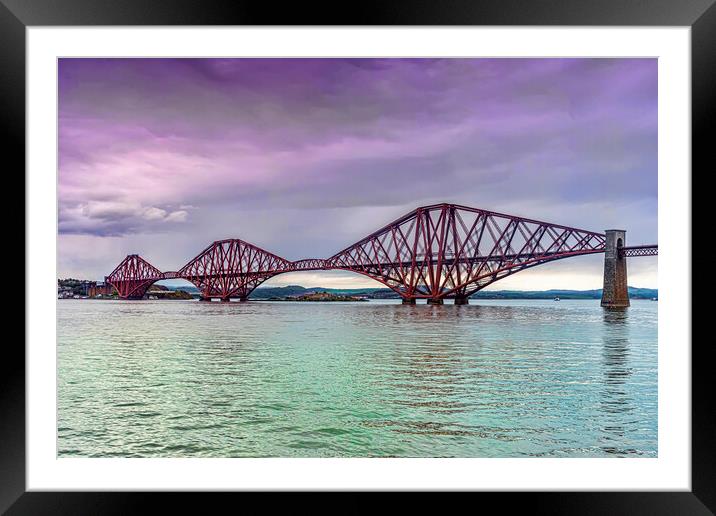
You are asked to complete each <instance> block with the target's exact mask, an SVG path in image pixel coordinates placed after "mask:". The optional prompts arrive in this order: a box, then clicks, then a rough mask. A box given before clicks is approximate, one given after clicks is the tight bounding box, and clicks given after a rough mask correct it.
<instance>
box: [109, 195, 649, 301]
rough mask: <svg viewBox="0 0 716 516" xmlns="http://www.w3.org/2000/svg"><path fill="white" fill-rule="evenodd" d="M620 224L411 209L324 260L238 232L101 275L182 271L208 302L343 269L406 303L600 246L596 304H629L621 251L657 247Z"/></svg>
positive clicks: (121, 290) (127, 284) (150, 279)
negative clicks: (594, 227) (163, 265)
mask: <svg viewBox="0 0 716 516" xmlns="http://www.w3.org/2000/svg"><path fill="white" fill-rule="evenodd" d="M625 244H626V231H624V230H619V229H609V230H606V231H605V232H603V233H599V232H594V231H587V230H583V229H577V228H573V227H568V226H563V225H559V224H552V223H548V222H542V221H538V220H532V219H527V218H523V217H517V216H513V215H506V214H502V213H496V212H493V211H488V210H482V209H478V208H471V207H468V206H460V205H456V204H447V203H442V204H435V205H431V206H423V207H420V208H416V209H415V210H413V211H411V212H410V213H408V214H406V215H404V216H402V217H400V218H399V219H397V220H394V221H393V222H391V223H390V224H387V225H386V226H384V227H382V228H381V229H379V230H377V231H375V232H373V233H371V234H370V235H368V236H366V237H365V238H363V239H361V240H359V241H358V242H356V243H354V244H352V245H350V246H348V247H346V248H345V249H343V250H341V251H339V252H337V253H336V254H334V255H333V256H331V257H329V258H309V259H304V260H297V261H290V260H287V259H285V258H282V257H280V256H278V255H275V254H273V253H270V252H268V251H266V250H264V249H261V248H260V247H257V246H255V245H253V244H250V243H248V242H244V241H243V240H239V239H236V238H232V239H227V240H217V241H216V242H213V243H211V244H210V245H209V246H208V247H207V248H206V249H204V250H203V251H202V252H201V253H199V254H198V255H197V256H196V257H194V258H193V259H191V260H190V261H189V262H188V263H187V264H186V265H184V266H183V267H182V268H181V269H179V270H178V271H167V272H162V271H160V270H159V269H157V268H156V267H154V266H153V265H152V264H150V263H149V262H147V261H146V260H144V259H143V258H142V257H141V256H139V255H137V254H130V255H128V256H127V257H126V258H125V259H124V260H122V262H121V263H120V264H119V265H118V266H117V267H116V268H115V269H114V270H113V271H112V272H111V273H110V274H109V276H106V277H105V281H106V283H108V284H109V285H111V286H112V287H114V288H115V289H116V290H117V293H118V295H119V297H120V298H122V299H142V298H143V297H144V295H145V293H146V292H147V289H148V288H149V287H150V286H151V285H152V284H153V283H154V282H156V281H160V280H166V279H175V278H182V279H185V280H187V281H190V282H191V283H193V284H194V285H195V286H196V287H198V288H199V289H200V291H201V299H202V300H204V301H210V300H212V299H217V298H218V299H221V300H222V301H229V300H231V299H238V300H240V301H247V300H248V297H249V294H251V292H252V291H253V290H254V289H255V288H256V287H258V286H259V285H260V284H261V283H263V282H264V281H266V280H268V279H269V278H272V277H274V276H276V275H278V274H282V273H284V272H296V271H313V270H344V271H352V272H355V273H358V274H363V275H365V276H368V277H369V278H372V279H374V280H376V281H378V282H380V283H382V284H383V285H385V286H386V287H388V288H391V289H392V290H394V291H395V292H397V293H398V294H399V295H400V297H401V298H402V299H403V303H404V304H415V302H416V300H417V299H427V302H428V303H429V304H443V301H444V300H445V299H454V302H455V304H458V305H460V304H468V299H469V297H470V296H471V295H472V294H474V293H475V292H477V291H478V290H481V289H483V288H485V287H487V286H488V285H491V284H492V283H494V282H496V281H499V280H500V279H502V278H505V277H507V276H510V275H512V274H515V273H517V272H520V271H522V270H525V269H529V268H531V267H535V266H538V265H542V264H544V263H548V262H552V261H555V260H561V259H563V258H570V257H573V256H583V255H587V254H596V253H604V285H603V290H602V302H601V304H602V306H604V307H608V308H609V307H613V308H621V307H626V306H629V295H628V290H627V269H626V258H628V257H636V256H655V255H657V254H658V247H657V245H655V244H654V245H640V246H632V247H627V246H626V245H625Z"/></svg>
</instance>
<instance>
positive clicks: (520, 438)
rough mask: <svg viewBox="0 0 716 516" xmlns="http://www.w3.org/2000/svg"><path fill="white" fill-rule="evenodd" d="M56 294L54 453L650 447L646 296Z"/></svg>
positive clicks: (652, 307) (601, 451)
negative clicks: (423, 299)
mask: <svg viewBox="0 0 716 516" xmlns="http://www.w3.org/2000/svg"><path fill="white" fill-rule="evenodd" d="M471 302H472V304H471V305H468V306H454V305H444V306H428V305H416V306H409V305H405V306H403V305H400V304H397V302H396V301H372V302H363V303H289V302H254V301H252V302H249V303H228V304H227V303H200V302H197V301H99V300H97V301H94V300H60V301H58V302H57V311H58V348H57V349H58V353H57V359H58V368H59V371H58V372H59V375H58V453H59V456H61V457H69V456H84V457H209V456H212V457H265V456H278V457H294V456H300V457H331V456H337V457H365V456H371V457H372V456H380V457H395V456H398V457H525V456H527V457H529V456H535V457H545V456H548V457H604V456H644V457H654V456H656V454H657V305H658V303H657V302H652V301H633V302H632V307H631V308H629V309H628V310H626V311H624V312H609V311H604V310H603V309H601V308H600V307H599V302H598V301H560V302H555V301H482V300H480V301H471Z"/></svg>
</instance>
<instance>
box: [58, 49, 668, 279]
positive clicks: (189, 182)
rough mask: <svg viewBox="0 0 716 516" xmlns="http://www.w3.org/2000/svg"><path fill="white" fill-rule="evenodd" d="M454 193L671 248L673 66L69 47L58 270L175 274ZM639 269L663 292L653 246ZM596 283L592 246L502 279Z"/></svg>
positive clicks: (321, 247)
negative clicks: (103, 52) (665, 86)
mask: <svg viewBox="0 0 716 516" xmlns="http://www.w3.org/2000/svg"><path fill="white" fill-rule="evenodd" d="M443 201H446V202H457V203H461V204H467V205H470V206H475V207H481V208H487V209H493V210H496V211H502V212H507V213H513V214H516V215H523V216H528V217H532V218H537V219H542V220H547V221H552V222H558V223H563V224H569V225H573V226H577V227H582V228H584V229H593V230H603V229H605V228H610V227H620V228H624V229H626V230H627V231H628V233H627V235H628V237H627V238H628V242H629V243H634V244H636V243H651V242H656V241H657V218H656V217H657V61H656V60H655V59H61V60H60V63H59V257H58V267H59V270H58V273H59V276H60V277H66V276H73V277H82V278H93V279H100V278H102V277H103V276H104V275H105V274H108V273H109V272H110V271H111V270H112V269H113V268H114V266H115V265H116V264H117V263H118V262H119V261H120V260H121V259H122V258H123V257H124V256H125V255H126V254H128V253H139V254H141V255H142V256H143V257H145V258H146V259H148V260H149V261H150V262H151V263H153V264H154V265H156V266H157V267H159V268H160V269H163V270H176V269H178V268H179V267H181V266H182V265H183V264H184V263H186V262H187V261H188V260H189V259H191V258H192V257H193V256H194V255H195V254H196V253H197V252H199V251H200V250H201V249H203V248H204V247H205V246H206V245H207V244H208V243H209V242H211V241H213V240H216V239H220V238H228V237H237V238H241V239H243V240H247V241H249V242H253V243H255V244H256V245H259V246H260V247H263V248H265V249H268V250H270V251H272V252H275V253H277V254H279V255H281V256H284V257H286V258H288V259H299V258H305V257H326V256H329V255H331V254H333V253H334V252H336V251H337V250H339V249H342V248H343V247H345V246H346V245H348V244H350V243H352V242H354V241H356V240H358V239H359V238H360V237H362V236H365V235H366V234H368V233H370V232H372V231H373V230H374V229H377V228H378V227H380V226H382V225H383V224H385V223H386V222H388V221H390V220H392V219H394V218H396V217H397V216H400V215H402V214H403V213H406V212H408V211H410V210H411V209H413V208H414V207H416V206H419V205H424V204H430V203H434V202H443ZM629 267H630V284H633V285H637V286H645V287H646V286H650V287H656V261H655V260H654V259H641V260H631V261H630V264H629ZM272 283H273V284H295V283H299V284H303V285H305V286H314V285H322V286H337V285H346V286H348V285H351V286H368V285H371V286H379V285H378V284H373V283H371V280H369V279H366V278H364V277H358V276H356V275H352V274H350V273H335V272H334V273H330V274H329V273H320V274H319V273H315V274H314V273H310V274H309V273H304V274H296V275H281V276H278V277H277V278H275V279H274V280H272ZM600 285H601V260H600V258H599V257H597V256H595V257H583V258H576V259H572V260H565V261H562V262H556V263H554V264H549V265H546V266H542V267H538V268H535V269H532V270H531V271H525V272H524V273H521V274H519V275H515V276H513V277H511V278H508V279H506V280H504V281H503V282H501V283H498V284H496V285H495V288H549V287H555V288H560V287H575V288H591V287H599V286H600Z"/></svg>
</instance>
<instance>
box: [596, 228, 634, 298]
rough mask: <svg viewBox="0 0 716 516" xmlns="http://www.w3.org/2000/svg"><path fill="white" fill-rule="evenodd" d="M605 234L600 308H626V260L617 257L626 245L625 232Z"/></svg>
mask: <svg viewBox="0 0 716 516" xmlns="http://www.w3.org/2000/svg"><path fill="white" fill-rule="evenodd" d="M605 233H606V237H607V239H606V245H605V252H604V285H603V288H602V306H603V307H605V308H626V307H627V306H629V290H628V288H627V267H626V258H624V257H623V256H620V255H619V250H620V248H622V247H624V245H625V244H626V231H624V230H621V229H607V230H606V231H605Z"/></svg>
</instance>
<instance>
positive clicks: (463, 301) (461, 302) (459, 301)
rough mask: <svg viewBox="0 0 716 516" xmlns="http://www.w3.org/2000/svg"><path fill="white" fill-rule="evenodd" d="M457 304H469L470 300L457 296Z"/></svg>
mask: <svg viewBox="0 0 716 516" xmlns="http://www.w3.org/2000/svg"><path fill="white" fill-rule="evenodd" d="M455 304H456V305H469V304H470V302H469V300H468V298H467V297H456V298H455Z"/></svg>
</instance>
